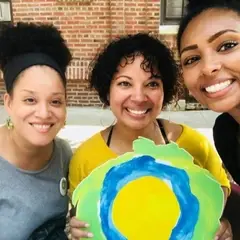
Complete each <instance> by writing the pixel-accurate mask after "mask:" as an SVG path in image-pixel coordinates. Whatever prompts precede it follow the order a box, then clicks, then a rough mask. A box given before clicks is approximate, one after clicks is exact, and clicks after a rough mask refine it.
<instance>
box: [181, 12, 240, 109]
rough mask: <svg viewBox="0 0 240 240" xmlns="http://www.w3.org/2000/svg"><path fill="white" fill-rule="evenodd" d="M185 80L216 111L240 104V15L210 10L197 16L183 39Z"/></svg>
mask: <svg viewBox="0 0 240 240" xmlns="http://www.w3.org/2000/svg"><path fill="white" fill-rule="evenodd" d="M180 48H181V49H180V52H181V66H182V70H183V78H184V82H185V84H186V86H187V88H188V89H189V90H190V92H191V94H192V95H193V96H194V97H195V98H196V99H197V100H198V101H199V102H200V103H202V104H203V105H206V106H208V107H209V108H210V109H211V110H213V111H216V112H230V111H231V110H232V109H234V108H236V107H238V106H239V105H240V64H239V63H240V16H239V15H237V13H235V12H233V11H230V10H220V9H210V10H206V11H204V12H202V13H201V14H199V15H198V16H197V17H195V18H194V19H193V20H192V21H191V22H190V23H189V25H188V26H187V28H186V29H185V31H184V33H183V35H182V40H181V47H180Z"/></svg>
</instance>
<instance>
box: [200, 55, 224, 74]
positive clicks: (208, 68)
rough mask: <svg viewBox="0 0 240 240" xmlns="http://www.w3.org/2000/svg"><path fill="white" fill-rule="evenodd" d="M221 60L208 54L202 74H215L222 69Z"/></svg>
mask: <svg viewBox="0 0 240 240" xmlns="http://www.w3.org/2000/svg"><path fill="white" fill-rule="evenodd" d="M221 67H222V65H221V63H220V62H219V60H218V59H217V58H215V57H213V56H208V57H206V58H205V60H204V61H203V67H202V74H203V75H205V76H214V75H215V74H217V73H218V71H219V70H220V69H221Z"/></svg>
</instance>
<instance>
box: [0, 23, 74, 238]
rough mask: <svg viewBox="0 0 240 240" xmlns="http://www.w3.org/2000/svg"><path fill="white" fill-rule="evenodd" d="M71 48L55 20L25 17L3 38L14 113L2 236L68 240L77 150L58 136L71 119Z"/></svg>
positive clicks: (0, 196) (5, 145) (0, 174)
mask: <svg viewBox="0 0 240 240" xmlns="http://www.w3.org/2000/svg"><path fill="white" fill-rule="evenodd" d="M70 60H71V53H70V51H69V49H68V47H67V46H66V43H65V41H64V39H63V38H62V36H61V34H60V32H59V31H58V30H57V29H56V28H55V27H53V26H48V25H35V24H27V23H19V24H17V25H16V26H8V27H6V28H5V29H4V30H3V31H2V34H1V36H0V68H1V70H2V71H3V78H4V82H5V85H6V93H5V94H4V106H5V109H6V111H7V113H8V115H9V119H8V121H7V123H6V125H4V126H2V127H1V128H0V189H1V192H0V239H1V240H9V239H11V240H26V239H67V236H66V234H65V233H64V228H65V221H66V214H67V210H68V197H67V181H66V178H67V172H68V164H69V160H70V158H71V155H72V152H71V148H70V146H69V144H68V143H66V142H65V141H63V140H62V139H59V138H56V135H57V133H58V131H59V130H60V129H61V128H62V127H63V126H64V123H65V119H66V77H65V72H66V67H67V65H68V64H69V62H70Z"/></svg>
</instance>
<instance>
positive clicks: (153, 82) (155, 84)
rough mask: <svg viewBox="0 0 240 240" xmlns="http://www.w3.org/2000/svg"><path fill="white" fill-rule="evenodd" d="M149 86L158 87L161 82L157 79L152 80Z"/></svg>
mask: <svg viewBox="0 0 240 240" xmlns="http://www.w3.org/2000/svg"><path fill="white" fill-rule="evenodd" d="M147 86H149V87H150V88H158V87H159V83H158V82H156V81H152V82H150V83H148V84H147Z"/></svg>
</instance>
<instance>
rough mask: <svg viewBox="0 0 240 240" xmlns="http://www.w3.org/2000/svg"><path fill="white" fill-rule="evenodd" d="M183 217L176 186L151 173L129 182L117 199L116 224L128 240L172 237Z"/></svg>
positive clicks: (113, 212) (164, 239)
mask: <svg viewBox="0 0 240 240" xmlns="http://www.w3.org/2000/svg"><path fill="white" fill-rule="evenodd" d="M179 216H180V207H179V203H178V200H177V198H176V196H175V194H174V192H173V191H172V189H171V188H170V187H169V186H168V184H166V183H165V182H164V181H162V180H161V179H159V178H155V177H151V176H147V177H141V178H139V179H136V180H134V181H131V182H129V183H128V184H126V185H125V186H124V187H123V188H122V189H121V190H120V191H119V193H118V194H117V196H116V198H115V200H114V202H113V209H112V219H113V224H114V225H115V227H116V228H117V229H118V231H119V232H121V234H122V235H123V236H124V237H126V238H127V239H128V240H159V239H161V240H168V239H169V238H170V236H171V233H172V230H173V228H174V227H175V225H176V223H177V221H178V218H179Z"/></svg>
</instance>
